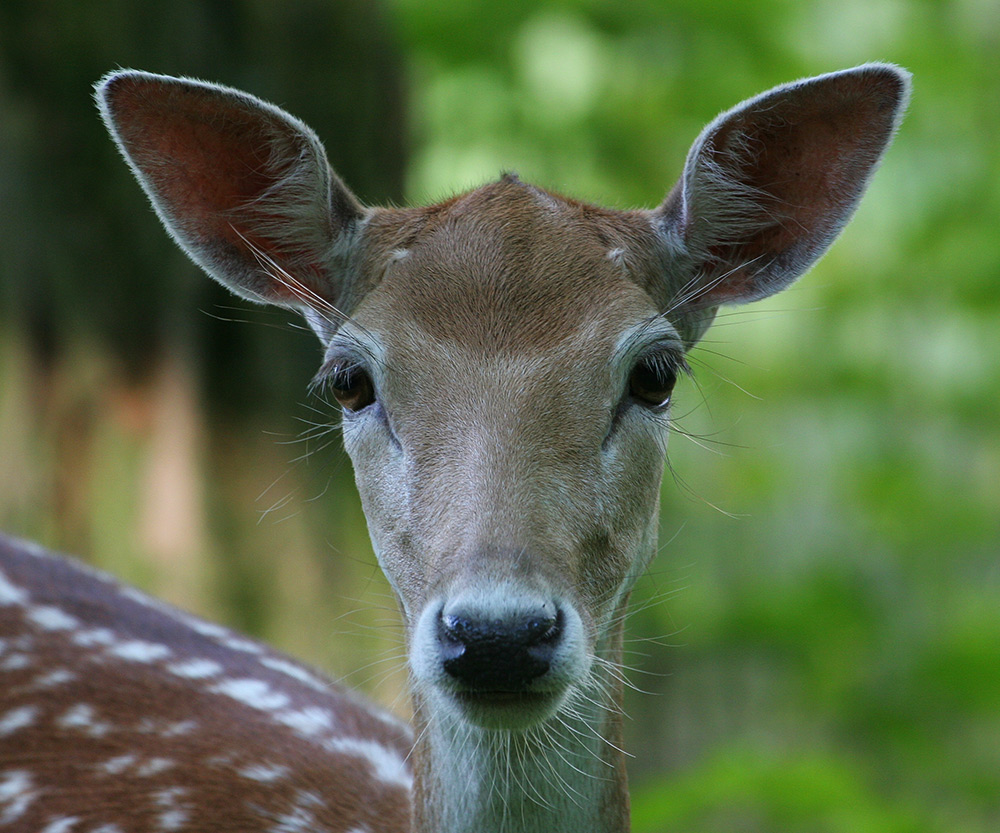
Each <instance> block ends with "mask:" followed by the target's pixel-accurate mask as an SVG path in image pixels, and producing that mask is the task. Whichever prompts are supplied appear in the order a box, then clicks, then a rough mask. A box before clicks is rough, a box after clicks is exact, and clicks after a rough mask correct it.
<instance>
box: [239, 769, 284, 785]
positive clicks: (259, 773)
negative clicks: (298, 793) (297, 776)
mask: <svg viewBox="0 0 1000 833" xmlns="http://www.w3.org/2000/svg"><path fill="white" fill-rule="evenodd" d="M290 772H291V770H289V769H288V767H287V766H281V765H280V764H251V765H249V766H245V767H243V769H241V770H239V771H238V772H237V774H238V775H241V776H243V777H244V778H249V779H250V780H251V781H260V782H261V783H263V784H270V783H273V782H274V781H280V780H281V779H282V778H287V777H288V775H289V773H290Z"/></svg>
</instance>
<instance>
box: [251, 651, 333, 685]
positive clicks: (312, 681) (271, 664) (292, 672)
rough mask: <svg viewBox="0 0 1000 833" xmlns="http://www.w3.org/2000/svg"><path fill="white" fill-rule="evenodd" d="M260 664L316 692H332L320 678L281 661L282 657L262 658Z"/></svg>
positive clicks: (292, 664) (286, 661) (285, 661)
mask: <svg viewBox="0 0 1000 833" xmlns="http://www.w3.org/2000/svg"><path fill="white" fill-rule="evenodd" d="M260 663H261V665H264V666H267V667H268V668H270V669H271V670H272V671H278V672H280V673H282V674H285V675H287V676H289V677H292V678H293V679H296V680H298V681H299V682H300V683H305V684H306V685H307V686H309V687H310V688H313V689H315V690H316V691H322V692H327V691H329V690H330V684H329V683H326V682H324V681H323V680H321V679H320V678H319V677H317V676H315V675H314V674H310V673H309V672H308V671H306V670H305V669H304V668H300V667H299V666H297V665H295V664H294V663H291V662H289V661H288V660H284V659H281V658H280V657H261V660H260Z"/></svg>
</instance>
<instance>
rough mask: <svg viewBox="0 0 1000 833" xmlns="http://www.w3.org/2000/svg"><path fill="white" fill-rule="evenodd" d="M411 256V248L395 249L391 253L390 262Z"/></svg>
mask: <svg viewBox="0 0 1000 833" xmlns="http://www.w3.org/2000/svg"><path fill="white" fill-rule="evenodd" d="M409 256H410V250H409V249H393V250H392V251H391V252H390V253H389V263H397V262H398V261H400V260H406V258H408V257H409Z"/></svg>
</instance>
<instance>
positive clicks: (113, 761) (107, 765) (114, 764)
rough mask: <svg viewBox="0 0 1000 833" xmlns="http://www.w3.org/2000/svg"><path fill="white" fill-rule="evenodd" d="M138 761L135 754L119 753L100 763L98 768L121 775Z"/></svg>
mask: <svg viewBox="0 0 1000 833" xmlns="http://www.w3.org/2000/svg"><path fill="white" fill-rule="evenodd" d="M135 762H136V757H135V755H118V756H116V757H114V758H108V760H106V761H105V762H104V763H102V764H98V765H97V768H98V769H99V770H100V771H101V772H105V773H107V774H108V775H121V774H122V773H123V772H124V771H125V770H126V769H128V768H129V767H131V766H132V765H133V764H135Z"/></svg>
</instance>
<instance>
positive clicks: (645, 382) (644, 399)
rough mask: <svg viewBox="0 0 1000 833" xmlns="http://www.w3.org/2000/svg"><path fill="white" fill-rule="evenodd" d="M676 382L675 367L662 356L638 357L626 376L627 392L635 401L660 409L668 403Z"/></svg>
mask: <svg viewBox="0 0 1000 833" xmlns="http://www.w3.org/2000/svg"><path fill="white" fill-rule="evenodd" d="M676 382H677V368H676V367H675V365H674V364H673V363H672V362H671V361H669V360H668V359H666V358H664V357H662V356H649V357H647V358H644V359H640V360H639V362H638V363H637V364H636V366H635V367H634V368H633V369H632V375H631V376H629V378H628V392H629V396H631V397H632V398H633V399H634V400H635V401H636V402H638V403H639V404H640V405H643V406H645V407H647V408H652V409H653V410H657V411H662V410H663V409H665V408H666V407H667V406H668V405H669V404H670V395H671V394H672V393H673V390H674V385H675V384H676Z"/></svg>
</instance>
